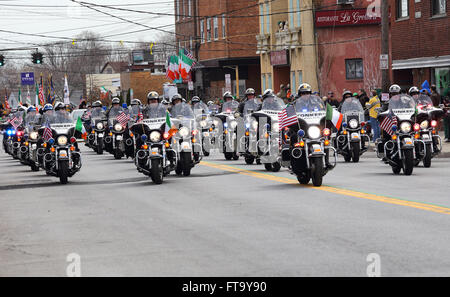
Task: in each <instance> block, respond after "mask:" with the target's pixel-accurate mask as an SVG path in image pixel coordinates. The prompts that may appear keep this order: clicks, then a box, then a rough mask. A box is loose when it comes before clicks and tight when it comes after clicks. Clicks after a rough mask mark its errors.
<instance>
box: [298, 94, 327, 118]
mask: <svg viewBox="0 0 450 297" xmlns="http://www.w3.org/2000/svg"><path fill="white" fill-rule="evenodd" d="M294 107H295V111H296V112H297V116H298V117H299V118H300V119H302V120H303V121H305V122H306V123H307V124H319V123H320V120H321V119H322V118H323V117H325V115H326V109H325V104H324V103H323V101H322V99H320V97H319V96H315V95H303V96H301V97H299V98H297V100H295V103H294Z"/></svg>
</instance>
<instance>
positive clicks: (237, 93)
mask: <svg viewBox="0 0 450 297" xmlns="http://www.w3.org/2000/svg"><path fill="white" fill-rule="evenodd" d="M236 99H239V65H236Z"/></svg>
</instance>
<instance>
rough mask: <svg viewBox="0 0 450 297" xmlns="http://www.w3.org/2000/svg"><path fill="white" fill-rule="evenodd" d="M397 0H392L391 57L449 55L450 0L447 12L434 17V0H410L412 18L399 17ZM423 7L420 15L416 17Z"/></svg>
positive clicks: (390, 2) (390, 1)
mask: <svg viewBox="0 0 450 297" xmlns="http://www.w3.org/2000/svg"><path fill="white" fill-rule="evenodd" d="M396 1H397V0H389V4H390V9H391V42H392V58H393V59H394V60H398V59H402V60H403V59H410V58H419V57H433V56H442V55H450V41H449V38H450V0H447V2H446V8H447V16H446V17H443V18H432V10H431V0H421V1H420V2H419V3H414V0H409V19H406V20H397V19H396V15H397V7H396V3H397V2H396ZM418 11H420V12H421V17H420V18H415V13H416V12H418Z"/></svg>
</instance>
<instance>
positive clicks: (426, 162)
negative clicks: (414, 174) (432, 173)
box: [423, 144, 431, 168]
mask: <svg viewBox="0 0 450 297" xmlns="http://www.w3.org/2000/svg"><path fill="white" fill-rule="evenodd" d="M426 150H427V152H426V153H425V157H424V158H423V167H425V168H430V167H431V144H427V146H426Z"/></svg>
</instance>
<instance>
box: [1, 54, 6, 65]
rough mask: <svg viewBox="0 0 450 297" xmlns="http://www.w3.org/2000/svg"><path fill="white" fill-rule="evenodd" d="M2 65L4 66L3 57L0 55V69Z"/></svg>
mask: <svg viewBox="0 0 450 297" xmlns="http://www.w3.org/2000/svg"><path fill="white" fill-rule="evenodd" d="M3 65H5V56H3V55H0V67H2V66H3Z"/></svg>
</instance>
